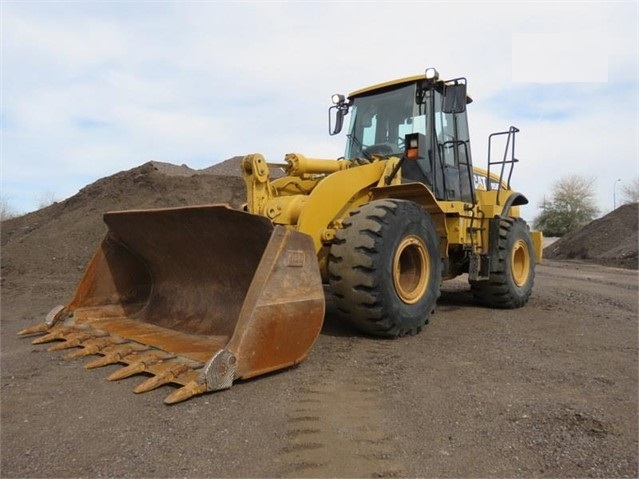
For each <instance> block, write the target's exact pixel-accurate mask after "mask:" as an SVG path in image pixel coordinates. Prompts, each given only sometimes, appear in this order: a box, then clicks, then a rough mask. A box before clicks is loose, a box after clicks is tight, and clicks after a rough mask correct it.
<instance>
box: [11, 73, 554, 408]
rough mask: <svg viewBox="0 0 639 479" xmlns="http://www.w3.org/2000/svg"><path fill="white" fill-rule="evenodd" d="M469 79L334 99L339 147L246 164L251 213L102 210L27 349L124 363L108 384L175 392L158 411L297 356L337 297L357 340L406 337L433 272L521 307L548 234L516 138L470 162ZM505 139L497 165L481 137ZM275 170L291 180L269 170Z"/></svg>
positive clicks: (210, 208)
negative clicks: (531, 199)
mask: <svg viewBox="0 0 639 479" xmlns="http://www.w3.org/2000/svg"><path fill="white" fill-rule="evenodd" d="M470 101H471V100H470V98H469V97H467V94H466V80H465V79H464V78H457V79H454V80H448V81H442V80H440V79H439V75H438V73H437V72H436V70H434V69H430V68H429V69H427V70H426V72H425V73H424V74H422V75H418V76H413V77H409V78H403V79H400V80H396V81H391V82H387V83H383V84H381V85H376V86H373V87H370V88H366V89H362V90H358V91H356V92H354V93H352V94H351V95H349V96H348V97H347V98H345V97H343V96H342V95H335V96H334V97H333V102H334V105H333V106H332V107H331V108H330V109H329V133H331V134H337V133H339V132H340V130H341V129H342V126H343V124H344V120H345V118H346V117H347V116H348V117H349V118H350V127H349V131H348V134H347V139H348V140H347V145H346V154H345V156H344V157H342V158H339V159H336V160H335V159H331V160H327V159H313V158H307V157H305V156H303V155H301V154H294V153H292V154H288V155H286V157H285V162H284V163H281V164H269V163H268V162H267V161H266V160H265V158H264V157H263V156H262V155H260V154H252V155H248V156H246V157H244V158H243V160H242V170H243V175H244V178H245V180H246V189H247V203H246V205H245V206H244V208H243V209H241V210H234V209H231V208H229V207H228V206H226V205H205V206H193V207H183V208H169V209H157V210H136V211H120V212H110V213H106V214H105V215H104V221H105V223H106V224H107V226H108V232H107V234H106V237H105V238H104V240H103V241H102V244H101V245H100V247H99V248H98V249H97V251H96V252H95V255H94V256H93V259H92V260H91V262H90V263H89V265H88V267H87V269H86V271H85V273H84V276H83V277H82V279H81V281H80V283H79V285H78V287H77V290H76V293H75V296H74V297H73V298H72V299H71V301H70V302H69V303H68V304H66V305H65V306H59V307H57V308H54V309H53V310H52V311H51V312H50V313H49V315H48V316H47V318H46V320H45V322H44V323H43V324H41V325H38V326H34V327H32V328H28V329H26V330H23V331H21V334H23V335H31V334H42V333H44V335H43V336H40V337H37V338H36V339H35V340H34V343H44V342H49V341H54V340H59V341H62V342H59V343H57V344H56V345H54V346H53V347H52V348H50V349H52V350H58V349H66V348H79V349H75V350H74V351H73V352H72V353H70V354H68V355H67V356H69V357H79V356H87V355H98V356H99V358H97V359H94V360H93V361H91V362H88V363H87V364H86V365H85V367H87V368H92V367H98V366H103V365H106V364H113V363H123V364H124V365H126V366H125V367H123V368H122V369H118V370H117V371H115V372H114V373H113V374H111V376H109V378H108V379H120V378H124V377H127V376H130V375H133V374H138V373H145V374H147V375H148V376H150V377H149V378H147V379H146V380H145V381H144V382H143V383H141V384H140V385H139V386H138V387H137V388H136V389H135V391H136V392H143V391H147V390H150V389H153V388H156V387H158V386H160V385H162V384H167V383H174V384H177V385H181V387H180V388H178V389H174V390H173V391H172V393H171V394H170V395H169V396H168V397H167V398H166V400H165V402H167V403H174V402H178V401H181V400H184V399H187V398H189V397H191V396H193V395H196V394H200V393H204V392H207V391H214V390H219V389H225V388H228V387H230V386H231V384H232V383H233V381H234V380H237V379H243V378H250V377H253V376H257V375H260V374H264V373H267V372H270V371H274V370H277V369H282V368H285V367H289V366H292V365H294V364H297V363H299V362H300V361H302V360H303V359H304V358H305V357H306V355H307V353H308V350H309V349H310V348H311V346H312V344H313V343H314V341H315V339H316V338H317V336H318V334H319V331H320V329H321V326H322V322H323V318H324V305H325V303H324V290H325V287H324V286H325V285H329V288H326V289H327V291H328V290H329V289H330V290H331V291H332V295H333V301H334V303H335V305H336V309H337V310H338V311H339V313H340V314H341V316H342V317H343V319H344V320H345V321H348V322H350V323H351V324H352V325H354V326H355V327H357V328H358V329H359V330H360V331H362V332H363V333H365V334H371V335H378V336H387V337H395V336H402V335H407V334H408V335H409V334H415V333H417V332H418V331H419V330H420V329H421V328H422V326H424V325H425V324H426V323H427V321H428V318H429V315H430V314H431V312H432V310H433V308H434V307H435V303H436V301H437V298H438V296H439V291H440V283H441V281H442V280H446V279H451V278H454V277H456V276H458V275H461V274H467V275H468V280H469V282H470V288H471V290H472V292H473V294H474V296H475V298H476V299H477V301H478V302H479V303H481V304H483V305H487V306H489V307H496V308H518V307H521V306H523V305H524V304H525V303H526V302H527V300H528V298H529V296H530V294H531V289H532V286H533V279H534V269H535V263H537V262H539V261H541V242H542V237H541V233H538V232H531V231H529V229H528V227H527V225H526V223H525V222H524V221H523V220H522V219H521V218H520V216H519V207H520V206H521V205H524V204H526V203H527V200H526V198H525V197H524V196H523V195H522V194H520V193H518V192H516V191H514V190H513V189H511V186H510V179H511V174H512V170H513V166H514V164H515V162H517V160H516V159H515V157H514V145H515V134H516V132H517V131H518V130H517V129H516V128H514V127H511V128H510V129H509V130H508V131H504V132H499V133H495V134H493V135H491V138H490V139H489V144H488V148H489V155H488V158H489V160H488V167H487V169H485V170H482V169H477V168H473V166H472V161H471V153H470V141H469V134H468V124H467V118H466V107H467V104H468V103H470ZM498 139H501V140H502V141H501V145H502V146H504V145H505V146H504V149H503V155H502V154H501V153H502V152H501V149H500V153H499V158H498V159H497V160H495V161H493V160H492V159H491V157H492V156H494V147H493V152H492V153H491V151H490V150H491V145H493V143H494V141H493V140H495V141H497V140H498ZM273 168H280V169H284V171H285V173H286V174H285V175H284V176H280V177H278V178H276V179H273V178H272V177H271V170H272V169H273Z"/></svg>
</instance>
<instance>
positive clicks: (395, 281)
mask: <svg viewBox="0 0 639 479" xmlns="http://www.w3.org/2000/svg"><path fill="white" fill-rule="evenodd" d="M328 271H329V283H330V285H331V288H332V290H333V296H334V302H335V305H336V306H337V309H338V311H339V312H340V314H341V316H342V317H343V319H345V320H346V321H348V322H349V323H351V324H352V325H353V326H354V327H356V328H357V329H358V330H360V331H361V332H363V333H366V334H371V335H375V336H385V337H397V336H404V335H412V334H416V333H417V332H419V331H420V330H421V328H422V327H423V326H424V325H425V324H426V323H427V322H428V317H429V315H430V313H431V312H432V310H433V308H434V307H435V303H436V302H437V298H438V297H439V287H440V282H441V274H442V262H441V258H440V254H439V237H438V235H437V231H436V229H435V225H434V224H433V221H432V220H431V218H430V216H429V215H428V213H426V212H425V211H424V210H423V209H422V208H421V207H420V206H419V205H417V204H416V203H413V202H411V201H404V200H376V201H372V202H371V203H368V204H366V205H364V206H362V207H360V208H357V209H355V210H354V211H352V212H351V214H350V216H349V217H348V218H347V219H345V220H344V221H343V228H342V229H340V230H338V231H337V233H336V238H335V241H334V243H333V245H332V246H331V250H330V255H329V261H328Z"/></svg>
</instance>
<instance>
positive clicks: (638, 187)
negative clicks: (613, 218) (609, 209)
mask: <svg viewBox="0 0 639 479" xmlns="http://www.w3.org/2000/svg"><path fill="white" fill-rule="evenodd" d="M621 203H622V204H624V205H625V204H628V203H639V176H636V177H635V178H634V179H633V180H631V181H630V184H625V185H622V186H621Z"/></svg>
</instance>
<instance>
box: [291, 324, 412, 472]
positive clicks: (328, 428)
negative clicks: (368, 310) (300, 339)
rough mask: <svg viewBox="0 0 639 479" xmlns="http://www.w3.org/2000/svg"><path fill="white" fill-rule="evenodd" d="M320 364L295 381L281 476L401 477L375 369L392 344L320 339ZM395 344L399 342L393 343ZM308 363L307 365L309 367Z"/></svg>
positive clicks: (359, 338)
mask: <svg viewBox="0 0 639 479" xmlns="http://www.w3.org/2000/svg"><path fill="white" fill-rule="evenodd" d="M321 339H322V340H325V341H324V342H325V344H324V345H323V348H324V349H329V350H330V351H323V352H322V356H323V357H331V358H333V359H334V360H333V361H331V362H330V363H329V364H323V365H322V366H318V367H317V368H313V369H314V370H309V371H308V374H307V375H306V376H305V377H304V378H302V379H301V380H300V381H299V384H298V385H297V386H296V387H295V390H294V392H295V399H294V400H293V402H292V404H291V410H290V413H289V417H288V424H287V430H286V446H285V447H284V450H283V451H282V453H281V455H280V458H279V460H280V461H281V463H282V471H281V474H280V475H281V477H399V476H403V475H405V470H404V468H403V466H402V464H401V461H399V460H398V457H399V455H398V454H397V452H396V451H397V449H396V439H395V438H394V437H393V436H392V435H391V434H389V433H388V432H387V431H386V430H385V423H384V420H385V418H386V417H388V413H387V412H386V411H385V409H384V406H383V401H382V400H383V394H384V390H385V388H386V385H385V384H384V379H383V377H381V376H380V375H379V374H375V370H379V366H375V363H376V362H379V361H380V358H384V357H388V356H389V355H391V354H392V353H391V351H390V349H391V348H392V347H393V343H394V342H392V341H380V340H375V339H368V338H361V337H354V338H352V337H351V338H344V337H322V338H321ZM395 345H397V343H395ZM307 364H308V363H307Z"/></svg>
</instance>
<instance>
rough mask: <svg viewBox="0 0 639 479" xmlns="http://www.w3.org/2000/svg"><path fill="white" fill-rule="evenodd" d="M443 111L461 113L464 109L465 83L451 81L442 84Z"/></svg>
mask: <svg viewBox="0 0 639 479" xmlns="http://www.w3.org/2000/svg"><path fill="white" fill-rule="evenodd" d="M443 103H444V104H443V105H442V111H443V112H444V113H463V112H464V111H466V84H465V83H457V82H455V83H453V84H451V85H444V102H443Z"/></svg>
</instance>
